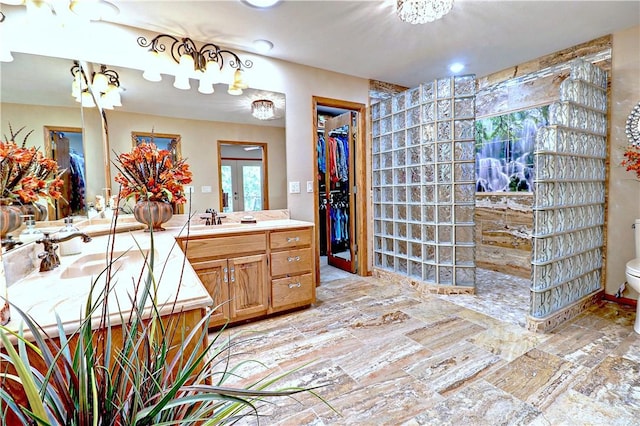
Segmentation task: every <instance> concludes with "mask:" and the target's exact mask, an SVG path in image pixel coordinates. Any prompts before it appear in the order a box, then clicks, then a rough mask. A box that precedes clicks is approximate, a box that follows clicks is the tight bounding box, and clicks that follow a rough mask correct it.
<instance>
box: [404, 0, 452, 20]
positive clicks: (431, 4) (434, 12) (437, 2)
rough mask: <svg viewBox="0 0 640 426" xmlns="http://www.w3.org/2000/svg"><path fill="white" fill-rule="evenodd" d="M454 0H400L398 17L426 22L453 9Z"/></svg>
mask: <svg viewBox="0 0 640 426" xmlns="http://www.w3.org/2000/svg"><path fill="white" fill-rule="evenodd" d="M452 7H453V0H398V3H397V9H396V11H397V13H398V17H399V18H400V19H401V20H403V21H405V22H408V23H410V24H424V23H427V22H433V21H435V20H436V19H440V18H442V17H443V16H444V15H446V14H447V13H449V12H450V11H451V8H452Z"/></svg>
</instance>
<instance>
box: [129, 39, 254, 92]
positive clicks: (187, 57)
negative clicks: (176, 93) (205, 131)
mask: <svg viewBox="0 0 640 426" xmlns="http://www.w3.org/2000/svg"><path fill="white" fill-rule="evenodd" d="M163 39H166V40H167V43H166V44H165V43H164V42H163ZM138 45H139V46H141V47H148V48H149V52H151V53H152V55H153V56H154V57H155V56H157V55H159V54H161V53H163V52H165V51H168V52H169V53H170V55H171V58H173V60H174V62H176V63H177V64H179V66H180V71H179V72H178V74H177V75H176V80H175V82H174V86H175V87H177V88H179V89H189V88H190V86H189V78H190V77H193V78H198V79H199V80H200V88H199V89H198V90H200V92H203V93H213V84H215V83H219V82H221V74H222V71H223V68H224V66H225V62H226V65H227V66H228V67H229V68H231V69H235V72H234V74H233V81H229V93H230V94H238V95H239V94H241V93H242V89H246V88H247V85H246V84H245V83H244V82H243V81H242V71H243V69H244V68H251V67H253V61H251V60H249V59H247V60H245V61H242V59H240V57H239V56H238V55H237V54H236V53H234V52H232V51H231V50H228V49H222V48H221V47H220V46H218V45H216V44H214V43H206V44H204V45H203V46H202V47H200V48H198V46H197V45H196V44H195V42H194V41H193V40H191V39H190V38H188V37H184V38H177V37H174V36H172V35H169V34H160V35H157V36H156V37H154V38H153V39H151V40H147V38H146V37H142V36H141V37H138ZM168 46H170V47H168ZM143 77H144V78H146V79H147V80H150V81H160V79H161V76H160V74H159V72H158V71H157V70H156V69H153V65H151V69H147V70H146V71H145V73H144V74H143Z"/></svg>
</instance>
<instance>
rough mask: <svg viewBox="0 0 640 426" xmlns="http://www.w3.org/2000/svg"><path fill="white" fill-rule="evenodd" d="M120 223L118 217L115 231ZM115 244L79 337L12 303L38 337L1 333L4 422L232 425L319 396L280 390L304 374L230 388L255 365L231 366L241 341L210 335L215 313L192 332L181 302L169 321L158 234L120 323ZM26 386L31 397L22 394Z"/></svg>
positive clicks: (1, 412)
mask: <svg viewBox="0 0 640 426" xmlns="http://www.w3.org/2000/svg"><path fill="white" fill-rule="evenodd" d="M116 222H117V216H116V218H115V220H114V227H115V223H116ZM187 226H188V225H187ZM109 238H110V252H109V253H110V254H109V256H108V257H109V262H108V265H107V267H106V269H105V270H104V271H103V272H102V273H101V276H99V277H96V278H95V279H94V280H93V281H92V287H91V293H90V295H89V296H88V298H87V301H86V306H85V307H84V312H83V315H82V318H81V319H80V325H79V326H78V328H77V330H75V331H74V332H72V333H70V334H69V333H68V332H66V333H65V330H64V327H63V324H62V323H61V321H60V319H58V327H57V328H58V330H57V331H58V336H59V337H58V339H51V338H50V337H49V336H48V335H47V333H46V332H45V331H44V329H43V328H42V327H41V326H40V325H39V324H38V323H37V322H36V321H35V320H34V319H33V318H31V317H30V316H29V315H28V314H26V313H25V312H23V311H21V310H20V308H19V307H18V306H15V305H12V310H13V312H14V314H15V313H18V314H19V315H20V316H21V317H22V319H23V321H24V324H25V326H26V329H27V330H28V333H29V334H30V335H32V337H31V338H28V337H27V336H26V335H25V334H24V333H23V332H22V331H19V332H17V333H16V332H12V331H10V330H9V329H7V328H4V327H2V328H1V329H0V340H1V341H2V346H4V348H5V350H4V351H3V353H2V354H1V355H0V357H1V358H0V365H2V369H1V371H0V380H1V385H2V386H1V387H0V416H1V418H2V419H3V423H2V424H14V423H16V424H25V425H78V426H90V425H91V426H98V425H100V426H106V425H114V426H120V425H123V426H124V425H140V426H145V425H192V424H194V425H195V424H198V425H216V424H230V423H233V422H235V421H237V420H239V419H241V418H243V417H245V416H255V417H256V418H258V419H259V418H260V416H259V404H260V403H261V402H263V401H265V400H267V399H270V398H273V397H278V396H292V395H295V394H296V393H299V392H311V393H313V394H314V395H316V396H317V394H315V392H314V390H313V389H301V388H295V387H284V388H277V384H278V382H279V381H280V380H282V379H283V378H284V377H285V376H286V375H288V374H290V373H292V372H293V371H296V370H292V371H289V372H287V373H284V374H280V375H275V376H270V375H268V376H266V377H264V378H262V379H259V380H256V381H255V382H252V383H250V384H248V385H245V387H243V388H234V387H233V386H232V385H228V383H229V382H230V380H231V379H233V378H234V377H236V376H237V372H238V369H239V368H241V367H242V366H243V363H245V362H247V361H244V362H242V363H239V364H238V365H236V366H233V367H232V365H231V364H232V362H233V348H234V345H235V344H236V343H235V341H234V339H233V338H230V337H224V336H225V334H224V333H223V332H222V331H220V332H218V333H215V334H213V335H210V334H209V332H208V325H209V315H210V314H207V315H206V316H205V317H204V318H203V319H202V320H201V321H200V322H199V323H198V326H197V327H193V328H192V329H191V330H188V331H187V330H186V329H185V328H184V327H183V326H182V322H183V320H184V318H183V316H182V313H181V312H179V311H178V308H177V306H176V304H175V302H173V303H172V308H173V311H172V313H173V315H171V317H170V319H169V320H167V319H166V315H163V316H161V315H160V308H161V305H163V304H162V303H160V301H158V300H157V298H156V294H157V292H156V289H157V287H158V286H159V285H161V278H162V273H163V270H160V271H156V270H155V269H154V263H155V262H154V258H153V253H154V246H153V244H154V243H153V233H151V235H150V238H151V247H150V250H149V251H148V253H149V254H148V255H147V256H146V257H145V262H144V263H145V265H144V267H143V268H142V269H141V271H140V273H139V274H138V276H137V277H134V278H131V285H132V287H131V288H132V291H131V292H130V297H131V301H132V309H131V311H130V312H126V313H121V314H120V318H119V321H117V323H118V324H115V322H114V323H113V324H112V322H111V320H110V315H109V313H108V312H109V306H108V303H109V298H108V296H109V294H110V293H111V292H112V288H113V284H114V283H115V281H114V280H115V279H116V277H117V276H118V271H117V270H115V268H113V264H114V262H115V261H116V260H117V258H114V256H113V239H114V238H115V233H112V234H111V235H110V237H109ZM138 249H140V247H138ZM173 249H175V246H174V248H173ZM101 278H104V280H103V281H101ZM127 279H129V278H127ZM99 283H100V284H99ZM103 283H104V284H103ZM116 303H117V305H120V303H118V302H116ZM210 312H213V311H210ZM96 318H99V321H100V324H99V331H98V330H96V324H95V319H96ZM12 340H13V342H12ZM172 342H178V343H172ZM255 362H257V361H255ZM18 388H19V389H22V391H21V392H19V393H18V394H23V396H22V397H18V396H17V395H18V394H16V393H15V390H16V389H18ZM318 398H320V397H319V396H318Z"/></svg>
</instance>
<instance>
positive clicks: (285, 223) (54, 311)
mask: <svg viewBox="0 0 640 426" xmlns="http://www.w3.org/2000/svg"><path fill="white" fill-rule="evenodd" d="M186 219H187V216H186V215H175V216H174V217H173V218H172V219H171V221H170V222H169V223H168V224H167V225H166V226H165V228H166V231H164V232H155V233H154V234H153V237H154V254H155V255H154V258H155V259H154V277H155V281H156V286H157V293H156V296H157V300H158V305H159V306H160V312H161V314H163V315H164V314H168V313H170V312H171V311H172V309H173V310H174V311H189V310H192V309H199V308H206V307H209V306H211V305H212V304H213V300H212V299H211V297H210V296H209V294H208V293H207V291H206V289H205V288H204V286H203V285H202V283H201V282H200V280H199V279H198V276H197V275H196V273H195V271H194V270H193V268H192V267H191V265H190V264H189V262H188V261H187V260H186V258H185V256H184V254H183V253H182V251H181V249H180V248H179V246H178V245H177V243H176V237H178V236H179V237H186V236H187V235H189V236H192V237H198V236H208V235H211V236H215V235H225V234H237V233H244V232H255V231H266V230H273V229H286V228H295V227H302V226H313V224H312V223H310V222H304V221H298V220H291V219H277V220H265V221H258V223H252V224H239V223H233V224H231V223H227V224H223V225H211V226H205V225H194V226H190V227H189V228H187V227H186V226H184V224H185V223H186ZM107 247H109V248H111V247H112V249H111V250H110V251H112V252H113V253H114V254H115V255H114V258H115V257H117V255H120V254H122V256H123V257H122V259H121V260H122V261H118V262H117V265H118V267H119V269H118V271H117V272H115V273H114V274H113V277H114V278H113V279H112V280H111V286H112V291H111V292H110V295H109V311H110V318H111V321H112V325H115V324H119V323H120V322H121V319H120V315H121V312H125V313H126V312H129V311H130V310H131V307H132V304H131V296H132V295H133V294H134V289H135V288H136V283H138V282H140V283H141V284H144V277H146V276H147V275H146V270H147V269H146V268H145V269H144V270H145V274H143V275H142V277H143V279H142V280H139V278H140V276H141V271H142V270H143V266H144V257H143V255H142V253H143V252H144V253H146V252H148V251H149V250H150V249H151V238H150V233H147V232H144V231H140V230H138V231H133V232H122V233H117V234H115V235H102V236H97V237H94V238H93V239H92V241H91V242H89V243H86V244H85V243H83V244H82V253H81V254H78V255H72V256H60V266H59V267H58V268H56V269H54V270H53V271H48V272H38V271H36V272H33V273H31V274H30V275H28V276H27V277H25V278H23V279H22V280H20V281H18V282H16V283H15V284H13V285H12V286H10V287H9V290H8V296H9V301H10V302H11V303H13V304H15V305H16V306H18V307H19V308H20V309H22V310H23V311H25V312H26V313H28V314H29V315H31V317H32V318H33V319H35V320H36V321H37V322H38V324H40V326H42V327H43V328H44V329H45V331H46V332H47V333H49V335H50V336H57V335H58V330H57V325H56V315H58V317H59V318H60V321H61V323H62V324H63V325H64V329H65V332H67V333H69V332H72V331H75V330H76V329H77V328H78V325H79V321H80V319H81V318H82V317H83V315H84V310H85V306H86V301H87V298H88V296H89V292H90V290H91V287H92V283H93V282H94V281H95V283H96V285H95V289H94V299H95V298H97V296H96V295H95V294H96V293H97V292H98V291H101V290H102V289H103V288H104V287H105V282H106V280H105V277H104V275H105V274H102V276H98V275H99V274H100V271H101V270H102V268H103V267H104V265H105V264H106V261H105V259H106V258H107V252H108V249H107ZM37 251H38V252H40V251H42V250H41V248H40V247H38V248H37ZM92 274H93V275H92ZM174 301H175V302H176V303H175V306H174V305H173V302H174ZM147 305H148V307H149V306H150V303H147ZM93 317H94V322H95V325H96V327H97V326H98V321H99V317H100V312H99V311H98V312H97V313H96V314H94V315H93ZM21 322H22V321H21V317H20V315H19V314H18V313H17V312H16V309H15V308H14V307H12V308H11V321H10V322H9V324H7V327H8V328H9V329H11V330H18V329H19V328H20V326H21Z"/></svg>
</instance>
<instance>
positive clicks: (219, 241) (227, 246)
mask: <svg viewBox="0 0 640 426" xmlns="http://www.w3.org/2000/svg"><path fill="white" fill-rule="evenodd" d="M182 247H183V249H184V243H183V244H182ZM266 249H267V234H266V233H264V232H260V233H255V234H240V235H229V236H219V237H213V238H202V239H190V240H189V244H188V246H187V248H186V255H187V258H188V259H189V260H191V259H203V258H213V257H232V256H234V255H236V254H243V253H253V252H260V251H262V252H264V251H265V250H266Z"/></svg>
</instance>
